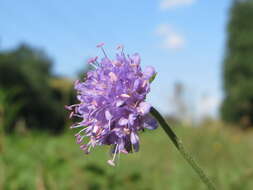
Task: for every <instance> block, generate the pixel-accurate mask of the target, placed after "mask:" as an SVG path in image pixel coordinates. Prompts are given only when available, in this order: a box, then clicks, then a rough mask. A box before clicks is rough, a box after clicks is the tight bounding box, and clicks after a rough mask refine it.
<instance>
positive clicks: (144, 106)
mask: <svg viewBox="0 0 253 190" xmlns="http://www.w3.org/2000/svg"><path fill="white" fill-rule="evenodd" d="M150 108H151V105H150V104H149V103H147V102H141V103H140V104H139V107H138V108H137V109H138V111H139V112H140V113H141V114H142V115H145V114H147V113H149V110H150Z"/></svg>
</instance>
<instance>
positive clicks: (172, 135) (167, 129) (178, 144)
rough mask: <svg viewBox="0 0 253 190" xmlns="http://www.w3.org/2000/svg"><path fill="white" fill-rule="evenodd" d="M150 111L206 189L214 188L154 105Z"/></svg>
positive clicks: (214, 189) (212, 189) (211, 189)
mask: <svg viewBox="0 0 253 190" xmlns="http://www.w3.org/2000/svg"><path fill="white" fill-rule="evenodd" d="M150 112H151V114H152V115H153V116H154V117H155V118H156V119H157V121H158V122H159V123H160V125H161V127H162V128H163V130H164V131H165V132H166V134H167V135H168V136H169V137H170V139H171V141H172V142H173V144H174V145H175V146H176V148H177V149H178V151H179V152H180V153H181V154H182V156H183V157H184V159H185V160H186V161H187V162H188V163H189V164H190V165H191V167H192V168H193V169H194V171H195V172H196V173H197V174H198V175H199V177H200V179H201V180H202V181H203V183H205V185H206V186H207V187H208V189H210V190H216V188H215V186H214V184H213V183H212V182H211V180H210V179H209V178H208V177H207V175H206V174H205V173H204V171H203V170H202V169H201V168H200V167H199V166H198V164H197V163H196V162H195V161H194V160H193V158H192V157H191V155H190V154H189V153H187V152H186V151H185V149H184V146H183V143H182V141H181V140H180V139H179V138H178V137H177V136H176V134H175V133H174V132H173V131H172V129H171V127H170V126H169V125H168V124H167V122H166V121H165V119H164V118H163V117H162V116H161V114H160V113H159V112H158V111H157V110H156V109H155V108H154V107H152V108H151V111H150Z"/></svg>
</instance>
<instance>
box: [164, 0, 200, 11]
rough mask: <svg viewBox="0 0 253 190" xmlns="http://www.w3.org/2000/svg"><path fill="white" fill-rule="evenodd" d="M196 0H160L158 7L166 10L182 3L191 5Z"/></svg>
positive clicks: (182, 4)
mask: <svg viewBox="0 0 253 190" xmlns="http://www.w3.org/2000/svg"><path fill="white" fill-rule="evenodd" d="M195 1H196V0H162V1H161V3H160V8H161V9H162V10H167V9H170V8H174V7H179V6H184V5H191V4H193V3H194V2H195Z"/></svg>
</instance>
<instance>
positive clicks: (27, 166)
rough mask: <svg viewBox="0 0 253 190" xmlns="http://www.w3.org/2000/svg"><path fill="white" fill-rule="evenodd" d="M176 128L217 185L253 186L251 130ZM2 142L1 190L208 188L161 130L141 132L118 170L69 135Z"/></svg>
mask: <svg viewBox="0 0 253 190" xmlns="http://www.w3.org/2000/svg"><path fill="white" fill-rule="evenodd" d="M175 131H176V133H177V134H178V136H180V137H181V139H183V142H184V144H185V146H186V148H187V150H188V151H189V152H190V153H191V154H192V155H193V156H194V158H195V160H196V161H197V162H198V163H199V164H200V165H201V166H202V168H203V169H204V170H205V171H206V173H207V174H208V175H209V176H210V177H211V179H212V180H213V181H214V183H215V184H216V186H217V189H221V190H226V189H227V190H239V189H240V190H251V189H253V181H252V180H251V179H252V178H253V167H252V157H253V153H252V149H253V138H252V137H253V133H252V132H247V133H243V132H240V131H232V130H227V129H221V128H211V127H208V128H204V127H203V128H183V127H182V128H180V127H178V128H175ZM71 132H73V133H74V131H71ZM3 140H4V141H3ZM2 142H3V143H4V144H3V145H2V146H3V147H2V150H1V151H2V152H0V189H3V190H16V189H17V190H22V189H24V190H30V189H38V190H44V189H60V190H64V189H66V190H67V189H68V190H69V189H75V190H78V189H80V190H81V189H82V190H85V189H90V190H114V189H120V190H128V189H132V190H154V189H157V190H161V189H170V190H184V189H186V190H189V189H194V190H195V189H196V190H199V189H200V190H201V189H205V186H204V185H203V184H202V182H201V181H200V180H199V178H198V177H197V175H196V174H195V173H194V172H193V170H192V168H191V167H190V166H188V165H187V163H186V162H185V160H184V159H183V158H182V157H181V155H180V154H179V153H178V152H177V150H176V149H175V148H174V146H173V145H172V143H171V142H170V141H169V139H168V137H167V136H166V135H165V134H164V133H163V131H162V129H159V130H156V131H146V132H144V133H143V134H141V149H140V152H138V153H136V154H129V155H124V154H122V155H121V156H120V161H119V166H117V167H115V168H113V167H111V166H109V165H108V164H107V163H106V161H107V160H108V159H109V154H108V151H109V148H108V147H98V148H96V149H95V150H94V151H93V152H92V153H91V154H90V155H85V154H83V152H82V151H81V150H79V147H78V145H76V144H75V140H74V137H73V135H72V134H70V133H65V134H64V135H61V136H50V135H47V134H43V133H42V134H40V133H28V134H25V135H11V136H7V137H5V138H4V139H2Z"/></svg>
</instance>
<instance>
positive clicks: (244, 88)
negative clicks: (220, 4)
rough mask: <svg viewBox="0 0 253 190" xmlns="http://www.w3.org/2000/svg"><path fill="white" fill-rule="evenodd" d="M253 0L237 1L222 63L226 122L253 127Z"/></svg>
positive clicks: (224, 116) (223, 110)
mask: <svg viewBox="0 0 253 190" xmlns="http://www.w3.org/2000/svg"><path fill="white" fill-rule="evenodd" d="M252 20H253V0H236V1H234V2H233V5H232V8H231V11H230V22H229V24H228V41H227V49H226V55H225V60H224V65H223V80H224V95H225V98H224V101H223V104H222V106H221V116H222V118H223V120H224V121H227V122H233V123H236V124H239V126H242V127H244V128H247V127H252V126H253V21H252Z"/></svg>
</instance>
